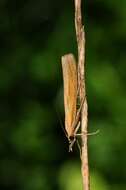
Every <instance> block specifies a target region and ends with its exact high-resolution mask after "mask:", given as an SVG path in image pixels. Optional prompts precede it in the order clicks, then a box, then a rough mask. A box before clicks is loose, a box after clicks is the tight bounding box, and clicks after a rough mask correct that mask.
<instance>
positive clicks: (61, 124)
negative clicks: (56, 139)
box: [56, 109, 68, 138]
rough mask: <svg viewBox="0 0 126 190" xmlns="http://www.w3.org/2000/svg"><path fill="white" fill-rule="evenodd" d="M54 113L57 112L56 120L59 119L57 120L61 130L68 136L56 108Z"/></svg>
mask: <svg viewBox="0 0 126 190" xmlns="http://www.w3.org/2000/svg"><path fill="white" fill-rule="evenodd" d="M56 113H57V116H58V120H59V122H60V126H61V128H62V130H63V132H64V134H65V136H66V137H67V138H68V135H67V132H66V130H65V129H64V125H63V121H62V119H61V117H60V114H59V112H58V110H57V109H56Z"/></svg>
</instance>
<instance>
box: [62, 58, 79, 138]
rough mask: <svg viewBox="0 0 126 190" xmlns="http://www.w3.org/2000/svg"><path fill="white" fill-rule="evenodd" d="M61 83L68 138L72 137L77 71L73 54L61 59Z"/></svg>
mask: <svg viewBox="0 0 126 190" xmlns="http://www.w3.org/2000/svg"><path fill="white" fill-rule="evenodd" d="M62 69H63V82H64V109H65V129H66V132H67V134H68V137H70V136H73V134H74V128H73V123H74V122H75V118H76V111H77V110H76V101H77V69H76V61H75V58H74V56H73V54H67V55H64V56H63V57H62Z"/></svg>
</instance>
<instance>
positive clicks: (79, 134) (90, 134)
mask: <svg viewBox="0 0 126 190" xmlns="http://www.w3.org/2000/svg"><path fill="white" fill-rule="evenodd" d="M99 131H100V130H99V129H98V130H97V131H95V132H92V133H84V132H83V133H78V134H76V136H82V135H83V134H84V135H89V136H92V135H97V134H98V133H99Z"/></svg>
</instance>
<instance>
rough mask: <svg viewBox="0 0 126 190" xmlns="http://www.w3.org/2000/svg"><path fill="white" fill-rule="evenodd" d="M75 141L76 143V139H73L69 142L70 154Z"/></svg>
mask: <svg viewBox="0 0 126 190" xmlns="http://www.w3.org/2000/svg"><path fill="white" fill-rule="evenodd" d="M75 141H76V138H74V139H73V140H72V141H71V142H70V145H69V152H72V147H73V145H74V143H75Z"/></svg>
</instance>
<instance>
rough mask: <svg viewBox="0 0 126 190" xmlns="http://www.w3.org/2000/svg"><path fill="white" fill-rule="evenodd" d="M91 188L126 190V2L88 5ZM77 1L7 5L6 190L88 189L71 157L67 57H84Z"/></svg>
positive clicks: (0, 88)
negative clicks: (65, 128)
mask: <svg viewBox="0 0 126 190" xmlns="http://www.w3.org/2000/svg"><path fill="white" fill-rule="evenodd" d="M83 16H84V23H85V30H86V85H87V96H88V103H89V131H90V132H93V131H95V130H97V129H100V133H99V134H98V135H96V136H91V137H89V153H90V156H89V162H90V170H91V186H92V189H95V190H109V189H111V188H113V189H114V190H125V189H126V183H125V182H126V164H125V161H126V151H125V146H126V140H125V139H126V127H125V126H126V116H125V115H126V98H125V96H126V90H125V81H126V74H125V70H126V64H125V59H126V22H125V20H126V1H125V0H122V1H117V0H111V1H110V0H106V1H105V0H103V1H100V0H95V1H86V0H85V4H84V5H83ZM73 19H74V6H73V1H69V2H68V1H67V0H66V1H65V0H62V1H58V0H55V1H52V0H46V1H42V0H41V1H40V0H37V1H32V0H27V1H22V0H19V1H15V0H11V1H9V0H1V1H0V154H1V155H0V189H1V190H4V189H6V190H10V189H13V190H52V189H62V190H68V189H72V190H78V189H81V176H80V168H79V167H80V165H78V163H79V162H80V161H79V152H78V150H77V148H76V147H75V150H74V152H73V153H68V143H67V139H66V138H65V136H64V134H63V132H62V129H61V127H60V122H59V118H58V115H57V114H56V110H58V112H59V111H60V112H61V113H60V114H61V115H63V92H62V85H63V84H62V71H61V63H60V57H61V56H62V55H63V54H65V53H69V52H73V53H74V54H75V55H77V51H76V50H77V48H76V39H75V29H74V20H73Z"/></svg>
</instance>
